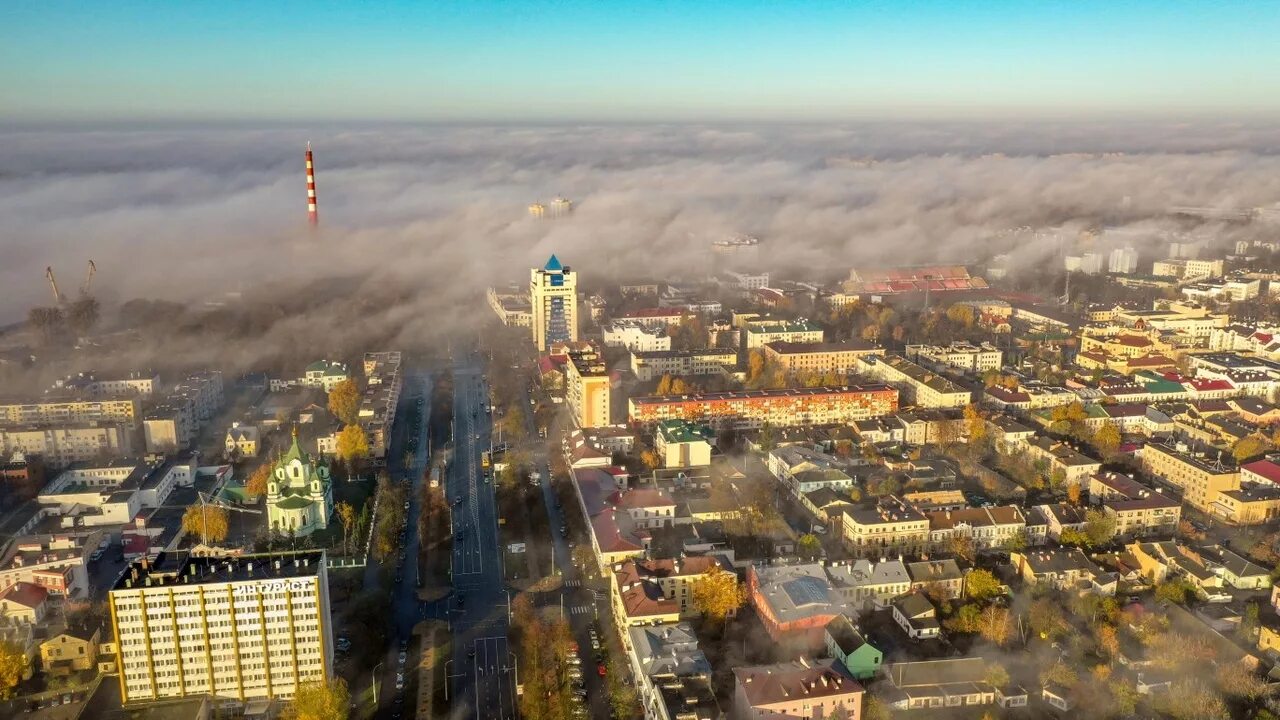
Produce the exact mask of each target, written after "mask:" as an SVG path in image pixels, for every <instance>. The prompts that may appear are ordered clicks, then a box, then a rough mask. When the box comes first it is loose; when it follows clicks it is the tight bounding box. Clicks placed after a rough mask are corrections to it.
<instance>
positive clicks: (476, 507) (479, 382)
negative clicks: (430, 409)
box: [445, 352, 517, 720]
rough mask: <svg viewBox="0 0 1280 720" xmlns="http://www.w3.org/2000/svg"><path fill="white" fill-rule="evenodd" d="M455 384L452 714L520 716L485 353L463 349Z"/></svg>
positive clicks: (450, 481) (490, 719)
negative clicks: (489, 471) (488, 473)
mask: <svg viewBox="0 0 1280 720" xmlns="http://www.w3.org/2000/svg"><path fill="white" fill-rule="evenodd" d="M453 387H454V401H453V439H454V453H453V462H452V463H451V464H450V466H449V472H448V473H447V476H446V480H445V486H446V488H447V493H446V497H447V499H448V501H449V502H450V503H452V509H453V531H454V542H453V558H452V577H453V595H452V596H451V598H450V602H449V606H448V615H449V621H450V626H451V629H452V633H453V657H452V658H451V660H450V661H449V664H448V666H447V675H448V687H449V707H450V717H453V718H477V719H478V720H515V718H516V672H517V668H516V659H515V655H514V653H513V652H512V650H511V649H510V648H509V647H508V645H507V627H508V621H509V619H510V617H509V613H510V607H511V606H510V594H509V593H508V592H507V590H506V589H505V587H504V573H503V567H502V562H503V561H502V550H501V548H500V547H499V546H498V508H497V498H496V497H495V496H494V485H493V482H491V481H489V480H488V479H486V478H485V476H484V472H483V470H482V468H481V463H480V454H481V452H483V451H487V450H489V448H490V443H491V439H490V426H491V423H490V416H489V415H488V414H487V413H486V412H485V409H486V407H487V405H488V403H489V391H488V388H487V386H486V384H485V380H484V374H483V372H482V364H481V360H480V356H479V355H478V354H475V353H469V352H465V353H464V352H460V353H459V355H458V358H457V362H456V363H455V365H454V368H453Z"/></svg>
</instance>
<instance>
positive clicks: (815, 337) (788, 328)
mask: <svg viewBox="0 0 1280 720" xmlns="http://www.w3.org/2000/svg"><path fill="white" fill-rule="evenodd" d="M744 330H745V332H746V345H747V349H748V350H753V349H755V348H762V347H764V346H765V345H767V344H769V343H773V342H792V343H820V342H822V337H823V334H822V328H820V327H818V326H817V325H815V324H813V323H812V322H809V321H808V320H805V319H803V318H802V319H800V320H767V319H763V320H762V319H757V320H748V321H747V322H746V326H745V328H744Z"/></svg>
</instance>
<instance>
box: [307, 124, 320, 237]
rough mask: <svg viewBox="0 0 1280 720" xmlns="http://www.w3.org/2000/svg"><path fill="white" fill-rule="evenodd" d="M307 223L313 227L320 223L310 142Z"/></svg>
mask: <svg viewBox="0 0 1280 720" xmlns="http://www.w3.org/2000/svg"><path fill="white" fill-rule="evenodd" d="M307 221H308V222H310V223H311V224H312V225H317V224H319V222H320V215H319V214H318V213H316V170H315V165H314V164H313V163H312V161H311V141H310V140H308V141H307Z"/></svg>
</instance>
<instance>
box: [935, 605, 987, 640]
mask: <svg viewBox="0 0 1280 720" xmlns="http://www.w3.org/2000/svg"><path fill="white" fill-rule="evenodd" d="M943 625H945V626H946V628H947V629H948V630H950V631H952V632H959V633H976V632H978V630H979V629H980V628H981V627H982V608H981V607H979V606H978V605H975V604H973V603H968V604H966V605H961V606H960V609H959V610H956V613H955V615H952V616H951V617H950V618H948V619H946V620H945V621H943Z"/></svg>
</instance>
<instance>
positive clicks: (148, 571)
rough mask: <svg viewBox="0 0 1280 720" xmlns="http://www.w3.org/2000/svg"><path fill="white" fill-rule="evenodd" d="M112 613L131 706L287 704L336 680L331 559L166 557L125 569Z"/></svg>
mask: <svg viewBox="0 0 1280 720" xmlns="http://www.w3.org/2000/svg"><path fill="white" fill-rule="evenodd" d="M108 608H109V610H110V613H111V622H112V627H113V632H114V634H113V640H114V644H115V647H116V651H117V663H116V666H117V667H118V668H119V670H120V675H119V682H120V691H121V696H122V698H123V700H124V702H125V703H133V702H140V701H148V700H159V699H163V698H173V697H185V696H187V695H195V694H207V695H211V696H213V697H216V698H223V699H230V700H237V701H241V702H243V701H245V700H250V699H258V698H274V697H283V698H288V697H292V696H293V694H294V692H295V691H296V690H297V688H298V686H299V685H301V684H303V683H306V682H309V681H314V680H322V679H326V678H328V677H330V675H331V674H332V668H333V636H332V630H331V628H330V622H329V583H328V577H327V573H326V571H325V555H324V552H323V551H307V552H299V553H275V554H262V555H241V556H236V557H226V558H215V557H194V556H173V557H167V556H164V555H161V556H160V557H159V558H157V560H156V562H155V563H154V564H150V563H148V562H147V561H145V560H144V561H141V562H138V563H135V564H133V565H132V566H130V567H128V568H126V570H125V572H124V574H123V575H122V576H121V577H120V579H119V580H118V581H117V582H116V584H115V586H114V587H113V588H112V589H111V591H110V593H109V594H108Z"/></svg>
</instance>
